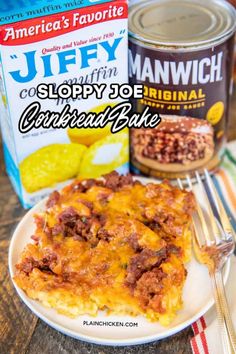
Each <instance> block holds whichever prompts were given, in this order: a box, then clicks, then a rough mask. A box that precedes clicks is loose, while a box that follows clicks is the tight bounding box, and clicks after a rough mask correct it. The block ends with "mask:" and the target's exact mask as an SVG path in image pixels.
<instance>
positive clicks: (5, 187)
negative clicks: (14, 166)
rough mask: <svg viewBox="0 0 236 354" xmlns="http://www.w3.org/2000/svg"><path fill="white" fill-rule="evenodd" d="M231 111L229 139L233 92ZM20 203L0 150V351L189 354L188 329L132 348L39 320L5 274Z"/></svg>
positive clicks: (234, 125)
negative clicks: (86, 338)
mask: <svg viewBox="0 0 236 354" xmlns="http://www.w3.org/2000/svg"><path fill="white" fill-rule="evenodd" d="M232 103H233V105H232V108H231V113H230V128H229V139H230V140H233V139H236V92H235V94H234V97H233V102H232ZM25 213H26V211H25V210H24V209H23V208H22V207H21V206H20V204H19V202H18V199H17V197H16V195H15V193H14V191H13V189H12V186H11V184H10V182H9V179H8V178H7V176H6V174H5V168H4V164H3V157H2V151H1V149H0V354H25V353H27V354H54V353H55V354H67V353H68V354H75V353H81V354H154V353H155V354H156V353H161V354H169V353H176V354H178V353H179V354H180V353H182V354H190V353H191V347H190V344H189V341H190V338H191V336H192V331H191V328H188V329H185V330H184V331H182V332H180V333H178V334H176V335H175V336H172V337H170V338H168V339H165V340H161V341H159V342H154V343H152V344H147V345H141V346H135V347H125V348H119V347H116V348H115V347H105V346H97V345H92V344H87V343H84V342H81V341H77V340H75V339H72V338H69V337H67V336H65V335H63V334H61V333H59V332H57V331H55V330H54V329H52V328H50V327H49V326H47V325H46V324H45V323H43V322H42V321H41V320H38V319H37V318H36V317H35V316H34V315H33V314H32V313H31V312H30V311H29V310H28V309H27V308H26V306H25V305H24V304H23V303H22V302H21V300H20V299H19V297H18V296H17V295H16V293H15V290H14V289H13V286H12V283H11V280H10V278H9V274H8V264H7V257H8V247H9V242H10V237H11V235H12V232H13V230H14V228H15V226H16V225H17V222H18V221H19V220H20V219H21V218H22V216H23V215H24V214H25Z"/></svg>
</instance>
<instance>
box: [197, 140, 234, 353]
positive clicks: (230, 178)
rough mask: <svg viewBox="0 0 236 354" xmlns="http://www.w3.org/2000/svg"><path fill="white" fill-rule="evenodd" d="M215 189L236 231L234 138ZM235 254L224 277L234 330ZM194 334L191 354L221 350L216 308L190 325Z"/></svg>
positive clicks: (219, 351) (219, 172)
mask: <svg viewBox="0 0 236 354" xmlns="http://www.w3.org/2000/svg"><path fill="white" fill-rule="evenodd" d="M213 181H214V184H215V186H216V189H217V191H218V192H219V195H220V197H221V200H222V202H223V203H224V206H225V209H226V211H227V213H228V216H229V217H230V218H231V223H232V226H233V228H234V230H235V231H236V141H233V142H231V143H229V144H228V145H227V149H226V154H225V159H224V162H223V163H222V165H221V168H220V170H219V171H218V172H217V173H216V174H215V175H214V176H213ZM235 270H236V257H232V263H231V270H230V274H229V279H228V281H227V286H226V293H227V298H228V302H229V306H230V310H231V314H232V319H233V322H234V327H235V330H236V302H235V299H236V281H235ZM192 329H193V332H194V337H193V338H192V339H191V347H192V351H193V353H194V354H222V353H223V348H222V344H221V338H220V335H219V332H218V327H217V320H216V313H215V308H212V309H211V310H210V311H208V312H207V313H206V314H205V316H203V317H201V318H200V319H199V320H198V321H197V322H195V323H194V324H193V325H192Z"/></svg>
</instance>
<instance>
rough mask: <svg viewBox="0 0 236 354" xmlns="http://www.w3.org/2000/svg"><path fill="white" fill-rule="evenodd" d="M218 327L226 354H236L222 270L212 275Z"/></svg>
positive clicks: (235, 343) (234, 337)
mask: <svg viewBox="0 0 236 354" xmlns="http://www.w3.org/2000/svg"><path fill="white" fill-rule="evenodd" d="M211 279H212V284H213V290H214V297H215V305H216V311H217V319H218V326H219V330H220V334H221V339H222V344H223V351H224V354H235V353H236V335H235V331H234V327H233V323H232V319H231V316H230V312H229V306H228V302H227V298H226V294H225V287H224V282H223V277H222V272H221V270H219V271H216V272H215V273H212V274H211Z"/></svg>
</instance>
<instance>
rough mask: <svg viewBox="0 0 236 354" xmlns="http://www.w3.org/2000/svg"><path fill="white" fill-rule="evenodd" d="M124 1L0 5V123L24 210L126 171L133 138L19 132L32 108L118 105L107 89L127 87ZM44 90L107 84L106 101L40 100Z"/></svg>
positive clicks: (95, 132) (101, 132) (105, 131)
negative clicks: (66, 189)
mask: <svg viewBox="0 0 236 354" xmlns="http://www.w3.org/2000/svg"><path fill="white" fill-rule="evenodd" d="M127 12H128V10H127V3H126V0H118V1H106V0H79V1H78V0H64V1H63V0H61V1H60V0H43V1H42V0H40V1H39V0H11V1H9V2H4V3H3V2H1V3H0V105H1V111H0V120H1V130H2V138H3V139H2V140H3V150H4V158H5V163H6V170H7V173H8V175H9V177H10V179H11V182H12V184H13V186H14V189H15V190H16V193H17V194H18V196H19V198H20V200H21V202H22V205H23V206H24V207H25V208H28V207H31V206H33V205H34V204H35V203H37V202H38V201H39V200H40V199H42V198H44V197H45V196H47V195H48V194H49V193H50V192H51V191H52V190H54V189H56V188H57V189H58V188H61V187H63V186H64V185H65V184H67V183H69V182H70V181H71V180H72V179H74V178H90V177H91V178H94V177H99V176H101V175H102V174H105V173H109V172H110V171H112V170H114V169H115V170H118V172H120V173H126V172H127V171H128V131H127V130H122V131H120V132H119V133H117V134H112V133H111V132H110V127H109V126H106V127H104V128H96V129H92V128H86V129H85V128H81V129H79V128H73V129H72V128H66V129H52V128H50V129H44V128H37V129H36V128H34V129H32V130H30V131H29V132H27V133H21V132H20V130H19V120H20V117H21V115H22V113H23V112H24V111H25V110H26V109H27V107H29V105H30V104H31V103H33V102H36V101H37V102H40V104H41V108H42V110H43V111H44V112H46V111H47V110H49V111H55V112H60V111H62V109H63V107H65V105H66V104H70V105H71V109H73V108H74V109H75V108H76V109H77V110H78V112H96V113H99V112H102V111H104V110H105V109H106V107H107V106H113V105H116V104H117V103H119V102H120V101H121V100H119V98H118V99H117V100H116V101H115V102H114V101H112V102H111V100H110V99H109V95H108V93H109V90H108V88H109V85H110V84H112V83H116V84H123V83H127V81H128V69H127V16H128V15H127ZM41 83H46V84H53V85H54V87H55V88H56V87H58V86H59V85H61V84H63V83H68V84H80V85H83V84H102V83H106V84H107V88H106V89H105V91H104V93H103V98H102V99H97V98H96V96H95V95H91V96H90V97H88V98H87V99H82V98H81V97H80V96H79V97H78V98H76V99H73V98H67V99H62V98H55V99H41V100H40V99H39V98H38V97H37V86H38V85H39V84H41Z"/></svg>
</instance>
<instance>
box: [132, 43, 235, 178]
mask: <svg viewBox="0 0 236 354" xmlns="http://www.w3.org/2000/svg"><path fill="white" fill-rule="evenodd" d="M233 46H234V36H232V37H231V38H229V39H228V40H227V41H225V42H223V43H221V44H218V45H216V46H214V47H212V48H207V49H200V50H192V51H190V50H188V51H178V50H173V51H172V52H171V51H167V50H164V49H163V50H162V49H161V48H155V47H153V46H152V47H150V46H148V45H145V44H144V43H141V42H138V41H136V40H134V39H132V38H130V40H129V79H130V83H131V84H135V83H142V84H143V85H144V95H143V98H142V99H139V100H134V101H133V105H134V110H136V111H143V109H144V108H145V107H146V106H149V107H150V110H151V111H152V112H155V111H158V112H159V114H160V116H161V118H162V122H161V124H160V125H159V126H158V127H157V128H155V129H132V130H131V134H130V135H131V140H130V141H131V163H132V168H133V171H134V172H136V173H142V174H145V175H152V176H155V177H160V178H163V177H167V178H176V177H181V176H183V175H185V174H186V172H187V171H188V172H191V171H194V170H196V169H199V168H203V167H206V168H208V169H213V168H215V167H216V166H217V165H218V163H219V162H220V160H221V155H222V150H223V145H224V141H225V138H226V128H227V119H228V110H229V99H230V90H231V84H232V80H231V75H232V66H233Z"/></svg>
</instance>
